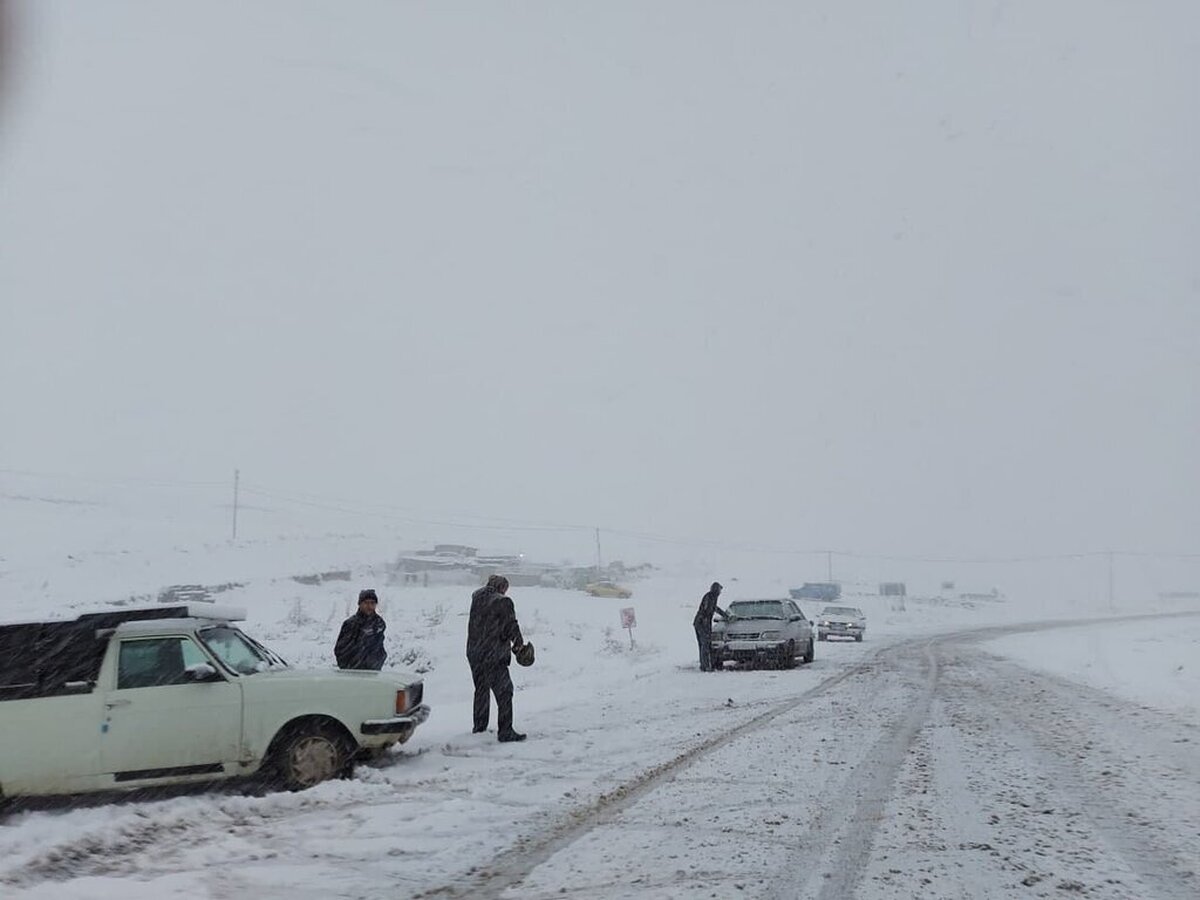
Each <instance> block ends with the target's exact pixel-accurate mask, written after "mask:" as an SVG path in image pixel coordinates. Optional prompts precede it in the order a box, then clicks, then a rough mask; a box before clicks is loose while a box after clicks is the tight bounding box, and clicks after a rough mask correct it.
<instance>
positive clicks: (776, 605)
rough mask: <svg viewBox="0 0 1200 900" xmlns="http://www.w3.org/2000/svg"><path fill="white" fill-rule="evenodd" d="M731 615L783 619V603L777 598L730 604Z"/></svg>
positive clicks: (741, 617)
mask: <svg viewBox="0 0 1200 900" xmlns="http://www.w3.org/2000/svg"><path fill="white" fill-rule="evenodd" d="M729 615H730V616H732V617H733V618H735V619H783V618H786V616H784V614H783V604H782V603H780V602H779V601H777V600H751V601H746V602H741V603H730V604H729Z"/></svg>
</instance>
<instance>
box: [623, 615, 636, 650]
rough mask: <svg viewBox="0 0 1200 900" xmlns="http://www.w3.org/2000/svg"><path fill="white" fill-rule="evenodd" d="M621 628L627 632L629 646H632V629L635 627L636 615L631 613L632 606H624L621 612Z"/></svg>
mask: <svg viewBox="0 0 1200 900" xmlns="http://www.w3.org/2000/svg"><path fill="white" fill-rule="evenodd" d="M621 627H622V628H624V629H625V630H626V631H628V632H629V646H630V647H632V646H633V629H634V628H636V627H637V614H636V613H635V612H634V611H633V607H632V606H626V607H625V608H624V609H623V610H621Z"/></svg>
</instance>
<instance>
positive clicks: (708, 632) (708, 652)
mask: <svg viewBox="0 0 1200 900" xmlns="http://www.w3.org/2000/svg"><path fill="white" fill-rule="evenodd" d="M696 643H697V644H699V645H700V671H701V672H711V671H712V670H713V659H712V626H711V625H709V626H708V627H707V628H705V627H704V626H703V625H699V624H698V625H696Z"/></svg>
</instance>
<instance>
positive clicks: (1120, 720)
mask: <svg viewBox="0 0 1200 900" xmlns="http://www.w3.org/2000/svg"><path fill="white" fill-rule="evenodd" d="M1059 624H1060V625H1061V623H1059ZM1107 627H1108V628H1114V627H1121V626H1113V625H1109V626H1107ZM1055 630H1056V626H1051V625H1036V626H1017V627H993V628H986V629H980V628H975V629H971V630H968V631H959V632H955V633H951V634H944V635H935V636H930V635H925V636H922V637H897V638H895V639H890V640H888V641H880V642H877V643H875V644H872V643H867V644H853V643H849V644H847V643H837V644H833V645H828V646H827V645H820V650H819V655H818V658H817V661H816V663H815V664H814V665H812V666H808V667H803V668H801V669H799V670H796V671H780V672H727V673H723V674H717V675H712V676H705V677H700V676H699V675H698V673H696V672H695V671H694V669H689V668H680V667H677V666H674V665H671V664H669V663H667V661H665V660H664V661H662V662H656V661H655V659H654V658H650V659H648V660H647V668H645V669H644V670H641V671H636V670H635V671H634V672H633V673H632V676H631V675H630V674H629V673H628V670H627V669H625V668H624V667H623V666H614V667H613V672H614V673H619V672H622V671H624V672H626V674H624V675H620V676H619V678H620V679H622V680H617V681H613V682H611V683H609V684H608V685H604V684H603V683H602V682H600V681H596V682H593V684H594V686H595V690H594V691H593V692H591V693H590V695H581V694H579V693H574V694H571V693H569V692H568V693H567V694H566V695H564V693H563V690H564V688H563V685H562V684H555V682H554V681H553V680H552V681H551V682H550V683H548V684H547V685H546V686H545V687H544V688H539V687H538V686H537V685H536V684H534V685H531V686H530V689H529V691H527V694H528V696H526V697H524V698H521V699H519V701H518V705H519V709H522V710H526V709H528V710H530V721H535V722H536V724H537V726H538V727H537V729H536V730H535V731H534V733H533V739H531V740H530V741H529V742H528V743H527V744H525V745H519V746H514V745H500V744H497V743H496V742H495V740H494V738H492V739H487V736H476V735H466V734H462V733H461V732H459V731H457V730H454V731H452V732H449V731H448V732H447V735H448V736H447V738H446V739H444V740H443V739H439V740H440V741H441V742H440V743H439V744H438V745H436V746H428V745H427V746H425V747H421V748H418V749H417V750H416V751H410V752H408V753H405V754H402V755H398V756H397V758H395V759H394V760H392V761H391V763H390V764H388V765H385V766H382V767H379V768H371V767H360V769H359V770H358V773H357V775H356V777H355V778H354V779H352V780H350V781H343V782H334V783H330V784H325V785H321V786H319V787H317V788H315V789H313V790H311V791H307V792H304V793H301V794H271V795H268V796H265V797H252V796H240V795H238V794H237V793H236V792H217V793H215V794H188V795H184V796H181V797H174V798H170V799H163V800H155V801H149V802H146V801H142V802H129V803H100V804H95V805H92V806H88V807H84V808H78V809H70V810H56V809H54V808H53V807H51V808H49V809H46V810H42V811H34V812H26V813H22V814H20V815H19V816H17V817H15V820H14V821H12V822H11V823H9V827H5V828H0V853H2V855H3V858H4V860H5V862H4V863H3V864H0V892H2V893H3V894H4V896H5V897H9V896H11V897H14V898H18V897H19V898H21V900H33V898H55V900H67V898H75V900H79V898H87V900H92V898H105V897H115V896H120V897H122V898H125V900H128V898H141V897H155V898H158V897H212V898H222V900H226V898H228V900H233V898H241V897H246V896H254V897H255V898H258V900H272V898H283V897H289V898H310V897H311V898H316V897H321V898H322V900H327V898H330V897H345V898H364V900H375V898H384V897H389V898H390V897H400V898H408V897H423V898H457V897H493V898H510V897H511V898H515V897H521V898H538V897H546V898H549V897H564V896H568V897H578V898H588V897H594V898H601V897H603V898H611V897H639V898H641V897H669V898H691V897H717V898H724V897H730V896H747V897H775V898H794V897H804V898H821V900H833V898H847V897H858V898H862V900H874V898H907V897H912V896H917V895H919V896H921V897H922V898H960V897H972V898H977V897H1026V896H1055V897H1057V896H1063V895H1070V894H1079V895H1081V896H1088V897H1096V898H1129V897H1138V898H1148V900H1149V898H1160V900H1176V898H1184V897H1188V898H1194V897H1195V896H1197V895H1198V893H1200V876H1198V875H1197V873H1198V872H1200V753H1198V750H1197V748H1198V747H1200V727H1198V723H1197V721H1196V719H1195V717H1194V716H1192V715H1190V714H1188V713H1186V712H1179V713H1178V714H1175V713H1170V712H1161V711H1157V710H1154V709H1151V708H1150V707H1146V706H1142V705H1140V704H1137V703H1135V702H1132V701H1128V700H1121V699H1117V698H1116V697H1114V696H1113V695H1111V694H1109V693H1104V692H1100V691H1097V690H1094V689H1091V688H1088V687H1086V686H1082V685H1079V684H1076V683H1072V682H1068V681H1065V680H1062V679H1060V678H1058V677H1056V676H1054V675H1050V674H1038V673H1035V672H1033V671H1031V670H1029V669H1025V668H1021V667H1019V666H1017V665H1015V664H1013V663H1011V662H1008V661H1006V660H1004V659H1002V658H1001V657H998V656H995V655H993V653H992V652H991V651H990V649H989V647H990V645H987V644H984V643H983V642H984V641H992V640H994V639H996V638H998V637H1002V636H1005V635H1008V636H1010V637H1008V638H1007V640H1010V641H1011V640H1013V639H1014V638H1013V637H1011V636H1012V635H1021V634H1026V633H1032V632H1041V633H1040V634H1038V635H1036V636H1037V637H1038V638H1039V639H1045V638H1046V637H1047V636H1048V635H1051V634H1053V633H1054V632H1055ZM566 665H568V666H569V665H571V662H570V661H569V660H568V661H566ZM536 671H537V670H531V672H536ZM564 671H566V670H564ZM613 677H614V678H617V677H618V676H617V675H614V676H613ZM574 681H576V682H578V681H579V679H578V678H575V679H574ZM539 698H541V699H542V700H544V701H547V702H544V703H542V704H541V705H540V707H538V708H537V709H536V715H535V714H534V712H533V710H532V707H534V706H535V705H536V704H537V703H538V701H539ZM554 698H559V699H557V700H555V699H554ZM455 718H457V716H456V717H455ZM462 718H463V721H464V722H465V721H466V716H465V713H464V714H463V715H462ZM458 727H459V726H457V725H455V726H454V728H455V729H457V728H458Z"/></svg>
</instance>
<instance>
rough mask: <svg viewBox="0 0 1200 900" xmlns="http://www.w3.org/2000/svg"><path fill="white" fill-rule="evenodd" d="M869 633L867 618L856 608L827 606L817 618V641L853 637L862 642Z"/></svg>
mask: <svg viewBox="0 0 1200 900" xmlns="http://www.w3.org/2000/svg"><path fill="white" fill-rule="evenodd" d="M866 633H867V617H866V616H864V615H863V611H862V610H861V609H859V608H858V607H856V606H827V607H825V608H824V609H823V610H821V614H820V615H819V616H817V640H819V641H824V640H827V639H828V638H831V637H852V638H854V639H855V640H856V641H861V640H862V639H863V635H864V634H866Z"/></svg>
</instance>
